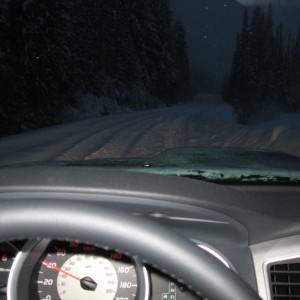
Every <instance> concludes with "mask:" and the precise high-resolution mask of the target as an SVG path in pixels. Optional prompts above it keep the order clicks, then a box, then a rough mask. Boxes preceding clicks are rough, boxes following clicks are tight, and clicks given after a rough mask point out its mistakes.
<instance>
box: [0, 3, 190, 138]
mask: <svg viewBox="0 0 300 300" xmlns="http://www.w3.org/2000/svg"><path fill="white" fill-rule="evenodd" d="M188 82H189V66H188V58H187V54H186V41H185V29H184V27H183V25H182V24H181V23H180V22H179V21H176V20H173V19H172V13H171V10H170V6H169V0H145V1H140V0H115V1H111V0H51V1H48V0H5V1H1V2H0V135H5V134H11V133H15V132H20V131H22V129H23V128H24V127H25V128H26V129H28V128H29V129H30V128H37V127H41V126H45V125H49V124H53V123H56V122H60V118H61V116H62V112H63V111H64V110H65V109H67V108H68V107H69V106H72V105H76V103H75V102H76V99H77V98H78V97H77V96H78V95H80V94H84V93H92V94H94V95H96V96H98V97H101V96H105V97H108V98H111V99H115V100H116V101H117V102H118V103H119V105H120V106H128V107H131V108H147V107H155V106H156V105H158V104H166V105H172V104H174V103H176V102H177V101H178V100H179V99H182V98H183V97H184V95H186V94H187V89H188V85H189V84H188Z"/></svg>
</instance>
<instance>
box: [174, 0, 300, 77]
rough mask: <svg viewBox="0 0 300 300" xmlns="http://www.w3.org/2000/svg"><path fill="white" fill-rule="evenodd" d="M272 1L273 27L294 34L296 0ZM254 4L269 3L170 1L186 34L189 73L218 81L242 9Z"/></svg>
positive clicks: (298, 21) (298, 12)
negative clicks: (280, 26) (277, 25)
mask: <svg viewBox="0 0 300 300" xmlns="http://www.w3.org/2000/svg"><path fill="white" fill-rule="evenodd" d="M272 1H273V3H274V4H275V5H274V10H275V23H279V22H283V23H284V28H285V31H290V30H292V31H294V34H295V32H296V28H298V26H299V25H300V0H272ZM255 2H256V3H258V2H259V3H265V4H266V3H269V0H171V4H172V8H173V11H174V17H175V18H179V19H180V20H181V21H182V22H183V24H184V25H185V27H186V30H187V42H188V53H189V58H190V64H191V69H199V70H204V71H206V72H208V73H210V74H211V75H212V76H213V77H214V78H216V79H217V80H219V81H222V79H223V77H224V75H225V74H228V73H229V71H230V68H231V62H232V56H233V51H234V47H235V41H236V35H237V32H239V31H240V30H241V26H242V21H243V15H244V11H245V7H248V8H249V6H250V10H251V6H252V7H253V4H254V3H255ZM286 3H289V6H287V5H286ZM291 4H293V6H292V7H291ZM297 4H298V5H297ZM279 5H280V7H279ZM286 35H287V34H286Z"/></svg>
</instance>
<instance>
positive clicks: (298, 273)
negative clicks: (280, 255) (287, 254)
mask: <svg viewBox="0 0 300 300" xmlns="http://www.w3.org/2000/svg"><path fill="white" fill-rule="evenodd" d="M269 276H270V283H271V295H272V300H296V299H298V300H300V261H299V262H298V261H297V262H287V261H285V262H284V263H283V262H281V263H275V264H271V265H269Z"/></svg>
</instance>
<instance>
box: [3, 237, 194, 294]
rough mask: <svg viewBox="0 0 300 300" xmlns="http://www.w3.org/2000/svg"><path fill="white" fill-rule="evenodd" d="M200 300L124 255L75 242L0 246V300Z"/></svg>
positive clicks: (168, 278) (26, 243) (155, 270)
mask: <svg viewBox="0 0 300 300" xmlns="http://www.w3.org/2000/svg"><path fill="white" fill-rule="evenodd" d="M20 299H22V300H67V299H72V300H77V299H78V300H83V299H89V300H94V299H95V300H96V299H104V300H135V299H139V300H148V299H154V300H169V299H170V300H176V299H179V300H180V299H186V300H193V299H199V297H196V296H195V295H194V294H193V293H192V292H190V291H189V290H188V289H187V288H186V287H185V286H183V285H181V284H179V283H178V282H176V281H175V280H173V279H172V278H170V277H169V276H167V275H165V274H163V273H162V272H160V271H159V270H157V269H154V268H153V267H150V266H147V265H143V264H142V263H141V262H140V261H139V260H137V259H135V258H132V257H130V256H128V255H125V254H123V253H120V252H117V251H113V250H110V249H107V248H105V247H102V246H99V247H96V246H93V245H88V244H83V243H79V242H77V241H59V240H45V239H43V240H34V241H18V242H12V243H0V300H20Z"/></svg>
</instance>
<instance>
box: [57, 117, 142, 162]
mask: <svg viewBox="0 0 300 300" xmlns="http://www.w3.org/2000/svg"><path fill="white" fill-rule="evenodd" d="M145 122H147V119H146V121H145ZM135 124H136V120H134V119H133V118H132V117H129V118H126V119H124V120H123V121H122V122H115V123H112V124H110V125H106V126H105V127H102V128H101V129H97V130H96V131H93V132H90V134H88V135H87V136H86V137H85V138H84V139H81V140H79V141H78V143H76V144H74V145H72V146H71V147H69V148H68V149H67V150H65V151H63V153H61V154H60V155H59V156H57V157H55V159H56V160H83V159H87V157H88V156H89V155H90V154H91V153H93V152H96V151H97V150H99V149H101V148H103V147H105V145H107V144H110V143H111V140H112V139H113V138H114V137H115V136H116V135H117V134H119V133H120V132H121V131H122V130H123V129H124V128H125V127H126V126H132V125H135Z"/></svg>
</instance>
